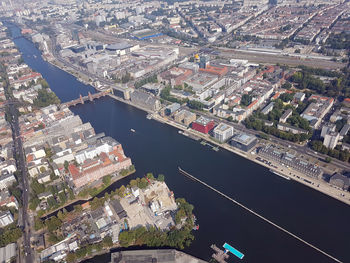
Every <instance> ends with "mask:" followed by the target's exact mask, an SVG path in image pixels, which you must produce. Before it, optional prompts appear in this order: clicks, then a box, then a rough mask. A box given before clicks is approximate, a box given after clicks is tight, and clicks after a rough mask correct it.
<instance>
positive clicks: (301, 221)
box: [10, 26, 350, 263]
mask: <svg viewBox="0 0 350 263" xmlns="http://www.w3.org/2000/svg"><path fill="white" fill-rule="evenodd" d="M10 29H11V32H12V34H13V36H18V35H20V32H19V29H18V28H16V27H14V26H10ZM15 43H16V45H17V46H18V48H19V50H20V51H21V52H22V54H23V58H24V61H25V62H26V63H27V64H28V65H29V66H30V67H32V68H33V69H35V70H36V71H38V72H40V73H41V74H42V75H43V77H44V78H45V79H46V80H47V81H48V83H49V84H50V86H51V89H52V90H53V91H54V92H55V93H56V94H57V96H58V97H59V98H60V99H61V100H62V101H63V102H65V101H69V100H72V99H75V98H77V97H78V96H79V94H82V95H86V94H87V92H88V91H90V92H93V88H92V87H91V86H88V85H84V84H82V83H80V82H78V81H77V80H76V79H75V78H74V77H72V76H71V75H69V74H68V73H66V72H64V71H62V70H60V69H58V68H56V67H54V66H51V65H50V64H49V63H47V62H45V61H43V60H42V59H41V57H40V52H39V51H38V50H37V49H36V48H35V46H34V45H33V44H32V43H31V42H30V41H28V40H26V39H25V38H18V39H16V40H15ZM72 111H73V112H74V113H75V114H78V115H79V116H80V117H81V119H82V120H83V122H90V123H91V124H92V126H93V127H94V128H95V130H96V132H97V133H98V132H105V133H106V135H108V136H112V137H113V138H115V139H116V140H118V141H119V142H120V143H122V145H123V147H124V151H125V153H126V155H127V156H129V157H131V158H132V161H133V163H134V164H135V166H136V169H137V172H136V174H135V175H133V176H132V177H129V178H128V180H129V179H131V178H133V177H135V176H143V175H144V174H145V173H146V172H153V173H155V174H159V173H163V174H165V177H166V183H167V184H168V186H169V188H170V189H171V190H173V191H174V193H175V196H176V197H184V198H186V200H188V201H189V202H190V203H192V204H193V205H194V207H195V210H194V212H195V214H196V216H197V218H198V223H199V225H200V229H199V231H196V232H195V233H194V234H195V241H194V242H193V244H192V245H191V246H190V247H189V248H186V249H185V252H188V253H190V254H192V255H194V256H197V257H199V258H202V259H205V260H209V259H210V256H211V254H212V251H211V249H210V248H209V247H210V245H211V244H217V245H218V246H221V245H223V243H224V242H228V243H229V244H231V245H232V246H234V247H235V248H237V249H239V250H240V251H242V252H243V253H244V254H245V257H244V259H243V260H242V261H241V262H268V263H273V262H276V263H281V262H286V263H289V262H290V263H295V262H317V263H323V262H333V261H332V260H330V259H329V258H327V257H325V256H324V255H322V254H320V253H319V252H317V251H316V250H314V249H312V248H310V247H308V246H306V245H304V244H303V243H301V242H300V241H298V240H296V239H294V238H292V237H290V236H288V235H287V234H285V233H283V232H281V231H280V230H278V229H277V228H275V227H273V226H271V225H269V224H267V223H265V222H264V221H262V220H260V219H259V218H257V217H255V216H254V215H252V214H250V213H248V212H246V211H245V210H242V209H241V208H240V207H238V206H236V205H235V204H233V203H232V202H230V201H229V200H227V199H225V198H224V197H222V196H220V195H218V194H217V193H215V192H213V191H211V190H209V189H208V188H205V187H204V186H203V185H200V184H198V183H196V182H194V181H191V180H189V179H188V178H185V177H184V176H182V175H181V174H179V173H178V170H177V167H178V166H181V167H182V168H183V169H184V170H186V171H188V172H189V173H191V174H193V175H194V176H196V177H198V178H200V179H201V180H203V181H205V182H207V183H208V184H210V185H212V186H213V187H216V188H217V189H218V190H220V191H222V192H223V193H225V194H227V195H228V196H230V197H232V198H234V199H236V200H237V201H239V202H241V203H243V204H244V205H246V206H248V207H249V208H251V209H253V210H254V211H255V212H258V213H260V214H261V215H263V216H264V217H266V218H268V219H270V220H271V221H273V222H275V223H277V224H278V225H280V226H282V227H284V228H286V229H287V230H289V231H291V232H292V233H294V234H296V235H298V236H299V237H301V238H303V239H305V240H306V241H308V242H310V243H312V244H313V245H315V246H317V247H319V248H321V249H322V250H324V251H326V252H327V253H329V254H331V255H333V256H335V257H336V258H338V259H340V260H342V261H343V262H350V227H349V224H350V209H349V207H348V206H347V205H345V204H343V203H341V202H339V201H337V200H334V199H332V198H330V197H328V196H326V195H324V194H322V193H319V192H317V191H315V190H311V189H310V188H308V187H306V186H304V185H301V184H298V183H296V182H294V181H292V180H291V181H288V180H285V179H283V178H281V177H278V176H276V175H274V174H272V173H270V172H269V170H268V169H266V168H264V167H262V166H259V165H257V164H255V163H253V162H251V161H248V160H246V159H244V158H242V157H239V156H237V155H235V154H232V153H230V152H227V151H224V150H219V152H215V151H213V150H211V149H210V148H208V147H206V146H203V145H201V144H199V143H198V142H195V141H193V140H191V139H189V138H187V137H184V136H183V135H180V134H178V131H177V129H175V128H173V127H170V126H167V125H165V124H162V123H159V122H156V121H154V120H148V119H146V113H144V112H142V111H140V110H138V109H136V108H133V107H132V106H129V105H125V104H123V103H121V102H117V101H114V100H113V99H111V98H109V97H105V98H101V99H99V100H96V101H95V102H93V103H90V102H88V103H86V104H84V105H78V106H76V107H74V108H72ZM131 128H132V129H135V130H136V132H135V133H132V132H130V129H131ZM128 180H124V183H125V181H128ZM120 184H121V183H117V184H115V185H114V186H115V187H118V186H120ZM108 261H109V255H103V256H98V257H95V258H94V259H92V260H88V261H87V262H108ZM228 262H238V260H237V259H236V258H234V257H233V256H231V258H230V259H229V260H228Z"/></svg>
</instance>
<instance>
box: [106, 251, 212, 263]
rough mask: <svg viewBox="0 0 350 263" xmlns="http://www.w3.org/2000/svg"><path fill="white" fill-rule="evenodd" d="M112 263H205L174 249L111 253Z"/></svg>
mask: <svg viewBox="0 0 350 263" xmlns="http://www.w3.org/2000/svg"><path fill="white" fill-rule="evenodd" d="M111 262H113V263H135V262H138V263H151V262H157V263H205V262H206V261H203V260H201V259H197V258H195V257H193V256H190V255H188V254H186V253H184V252H181V251H177V250H175V249H154V250H149V249H148V250H133V251H120V252H115V253H112V255H111Z"/></svg>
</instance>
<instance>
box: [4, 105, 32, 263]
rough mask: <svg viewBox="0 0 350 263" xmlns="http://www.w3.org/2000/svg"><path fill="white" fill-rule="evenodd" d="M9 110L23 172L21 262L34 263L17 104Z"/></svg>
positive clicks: (26, 182)
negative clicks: (22, 256)
mask: <svg viewBox="0 0 350 263" xmlns="http://www.w3.org/2000/svg"><path fill="white" fill-rule="evenodd" d="M8 109H9V114H11V115H12V121H11V128H12V132H13V138H14V145H15V152H16V155H17V158H16V165H17V169H18V170H19V171H20V172H21V177H22V180H21V181H22V185H21V188H22V199H23V207H22V220H23V227H24V231H23V241H24V242H23V250H24V261H21V262H26V263H31V262H33V253H32V249H31V247H30V237H31V227H30V218H29V214H28V201H29V182H28V177H27V167H26V162H25V156H24V150H23V144H22V139H21V137H20V129H19V123H18V116H17V109H16V106H15V104H9V105H8ZM22 260H23V258H22Z"/></svg>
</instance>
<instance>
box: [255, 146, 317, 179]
mask: <svg viewBox="0 0 350 263" xmlns="http://www.w3.org/2000/svg"><path fill="white" fill-rule="evenodd" d="M258 153H259V155H261V156H263V157H264V158H267V159H269V160H273V161H275V162H278V163H280V164H283V165H285V166H287V168H288V167H291V168H293V169H295V170H296V171H298V172H300V173H302V174H305V175H307V176H310V177H313V178H321V177H322V174H323V170H322V169H321V168H320V167H318V166H316V165H314V164H311V163H309V162H307V161H305V160H301V159H299V158H297V157H296V156H295V155H294V154H291V153H289V152H286V151H285V150H283V149H280V148H278V147H275V146H272V145H269V146H265V147H262V148H260V149H259V151H258Z"/></svg>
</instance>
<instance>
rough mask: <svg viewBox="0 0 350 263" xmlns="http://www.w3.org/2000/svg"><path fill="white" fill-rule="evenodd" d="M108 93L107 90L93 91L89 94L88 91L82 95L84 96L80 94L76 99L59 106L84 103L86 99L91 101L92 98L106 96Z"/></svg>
mask: <svg viewBox="0 0 350 263" xmlns="http://www.w3.org/2000/svg"><path fill="white" fill-rule="evenodd" d="M108 94H109V91H101V92H98V93H94V94H91V93H90V92H89V93H88V95H87V96H84V97H83V96H82V95H81V94H80V96H79V98H78V99H75V100H71V101H68V102H66V103H63V104H61V107H62V108H65V107H71V106H76V105H78V104H84V103H85V102H86V101H93V100H94V99H98V98H101V97H104V96H107V95H108Z"/></svg>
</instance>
